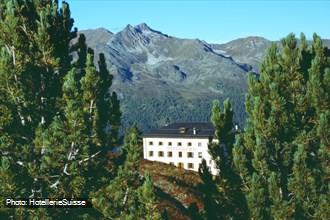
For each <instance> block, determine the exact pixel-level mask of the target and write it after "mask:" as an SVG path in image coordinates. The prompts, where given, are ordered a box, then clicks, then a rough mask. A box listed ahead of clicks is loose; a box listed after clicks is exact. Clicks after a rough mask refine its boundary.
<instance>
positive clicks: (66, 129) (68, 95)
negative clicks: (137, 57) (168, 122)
mask: <svg viewBox="0 0 330 220" xmlns="http://www.w3.org/2000/svg"><path fill="white" fill-rule="evenodd" d="M0 7H1V8H0V13H1V14H0V16H1V19H0V35H1V37H0V48H1V52H0V110H1V114H0V153H1V161H0V164H1V166H0V174H1V176H2V177H3V178H1V181H0V183H1V185H0V195H1V198H4V197H2V196H6V197H11V198H13V197H17V196H19V197H23V198H28V197H39V198H40V197H41V198H47V197H53V198H61V197H68V198H77V197H83V198H88V197H89V196H90V195H91V194H92V193H93V192H94V191H96V190H98V189H99V188H100V187H101V186H103V185H104V184H105V183H106V184H108V182H109V180H110V178H111V177H113V176H114V174H113V173H111V171H110V170H108V169H107V163H108V160H107V157H106V154H107V151H108V150H111V149H112V148H113V146H112V145H111V144H112V143H116V141H117V137H115V136H114V135H117V134H118V133H116V131H117V130H116V129H118V127H119V125H120V116H121V113H120V109H119V101H118V99H117V97H116V94H115V93H114V92H113V93H110V92H109V91H108V89H109V88H110V86H111V81H112V76H111V75H110V74H109V72H108V71H107V67H106V64H105V59H104V56H103V55H100V61H99V67H98V69H97V68H96V67H95V66H94V63H93V61H94V58H93V52H92V51H91V50H87V52H83V50H84V46H85V45H83V43H81V44H80V45H79V46H78V48H76V49H74V48H73V49H72V48H71V46H70V42H71V40H72V39H73V38H74V37H75V36H76V30H72V26H73V19H72V18H71V16H70V9H69V5H68V4H67V3H65V2H62V7H61V8H59V7H58V2H57V1H52V0H46V1H39V0H38V1H20V0H18V1H17V0H10V1H7V2H6V3H5V4H0ZM81 39H83V36H81ZM75 50H79V51H80V53H79V58H78V60H79V61H80V64H81V65H75V64H74V63H72V57H71V52H74V51H75ZM82 62H85V63H84V64H82ZM111 122H114V124H113V128H112V129H113V130H114V132H108V131H107V128H108V127H109V126H110V127H112V126H111ZM109 133H110V134H109ZM0 211H4V212H6V213H5V215H7V216H9V215H11V216H15V218H20V219H28V218H32V217H33V216H36V217H37V218H40V219H46V218H60V217H63V216H62V215H65V214H66V218H69V219H70V218H77V217H78V216H85V217H88V216H89V217H92V216H94V217H95V216H99V214H98V213H96V212H95V210H94V211H93V210H92V211H91V210H74V209H71V210H69V209H68V210H57V209H34V210H27V209H15V210H13V209H11V210H0Z"/></svg>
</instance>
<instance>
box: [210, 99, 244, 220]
mask: <svg viewBox="0 0 330 220" xmlns="http://www.w3.org/2000/svg"><path fill="white" fill-rule="evenodd" d="M223 105H224V109H223V111H222V110H221V107H220V103H219V101H217V100H215V101H214V102H213V107H212V114H211V121H212V124H213V127H214V129H215V137H214V138H215V139H216V141H215V142H214V141H212V142H210V143H209V152H210V154H211V156H212V158H213V160H214V161H215V163H216V166H217V169H218V170H219V176H217V177H215V178H214V184H216V185H217V187H218V189H219V192H218V193H219V194H220V195H221V196H220V197H221V202H220V203H219V204H220V206H221V207H219V211H218V212H220V210H221V211H222V213H221V219H246V218H247V207H246V201H245V198H244V195H243V193H242V191H241V180H240V177H239V175H238V174H237V173H236V171H235V170H234V167H233V166H234V164H233V156H232V148H233V145H234V140H235V132H236V131H235V128H234V123H233V110H232V107H231V103H230V101H229V100H228V99H227V100H225V101H224V104H223Z"/></svg>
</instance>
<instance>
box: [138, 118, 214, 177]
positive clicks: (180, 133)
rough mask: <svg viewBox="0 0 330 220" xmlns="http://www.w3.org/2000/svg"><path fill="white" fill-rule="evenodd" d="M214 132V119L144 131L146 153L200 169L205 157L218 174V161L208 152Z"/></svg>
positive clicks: (194, 169) (211, 169)
mask: <svg viewBox="0 0 330 220" xmlns="http://www.w3.org/2000/svg"><path fill="white" fill-rule="evenodd" d="M213 135H214V129H213V126H212V124H211V123H174V124H170V125H168V126H165V127H162V128H159V129H154V130H151V131H150V132H149V133H146V134H144V135H143V156H144V159H146V160H150V161H159V162H163V163H167V164H171V165H175V166H177V167H180V168H184V169H187V170H193V171H198V168H199V166H200V165H201V163H202V159H205V160H206V163H207V165H208V167H209V168H210V171H211V173H212V174H213V175H217V173H218V172H217V169H216V164H215V163H214V161H213V160H212V157H211V155H210V154H209V153H208V143H209V141H210V140H213Z"/></svg>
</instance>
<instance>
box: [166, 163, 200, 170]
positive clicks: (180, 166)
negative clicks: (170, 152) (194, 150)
mask: <svg viewBox="0 0 330 220" xmlns="http://www.w3.org/2000/svg"><path fill="white" fill-rule="evenodd" d="M170 165H173V166H175V164H174V163H173V162H170ZM198 166H199V167H200V166H202V164H201V163H199V164H198ZM177 167H179V168H184V167H185V166H184V163H182V162H179V163H177ZM186 168H188V169H194V168H195V167H194V164H193V163H187V165H186Z"/></svg>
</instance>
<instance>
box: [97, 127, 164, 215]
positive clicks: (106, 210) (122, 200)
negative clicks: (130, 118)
mask: <svg viewBox="0 0 330 220" xmlns="http://www.w3.org/2000/svg"><path fill="white" fill-rule="evenodd" d="M122 154H123V157H124V161H125V163H124V164H123V165H122V166H120V167H119V170H118V175H117V176H116V178H115V179H114V180H113V181H112V182H111V183H110V184H109V185H108V186H107V187H103V188H101V189H100V190H99V191H98V192H97V193H95V196H94V198H95V201H94V202H95V206H96V207H97V209H98V210H100V211H101V212H102V213H103V215H104V216H106V217H109V218H116V219H154V218H152V216H157V218H158V217H159V213H158V211H157V210H156V209H155V202H156V195H155V190H154V188H153V185H151V186H150V184H152V182H151V179H150V176H149V175H147V176H146V177H145V180H144V181H143V178H142V177H141V176H140V174H139V165H140V160H141V158H142V139H141V136H140V132H139V131H138V129H137V128H136V127H132V128H129V129H127V131H126V135H125V138H124V146H123V148H122ZM153 213H154V214H155V215H153ZM149 215H150V216H149ZM148 216H149V217H148Z"/></svg>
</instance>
